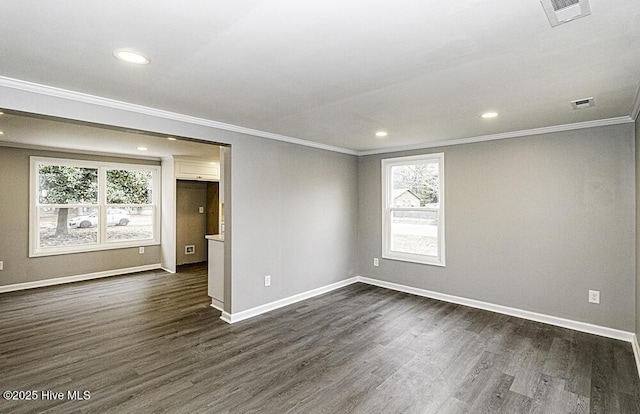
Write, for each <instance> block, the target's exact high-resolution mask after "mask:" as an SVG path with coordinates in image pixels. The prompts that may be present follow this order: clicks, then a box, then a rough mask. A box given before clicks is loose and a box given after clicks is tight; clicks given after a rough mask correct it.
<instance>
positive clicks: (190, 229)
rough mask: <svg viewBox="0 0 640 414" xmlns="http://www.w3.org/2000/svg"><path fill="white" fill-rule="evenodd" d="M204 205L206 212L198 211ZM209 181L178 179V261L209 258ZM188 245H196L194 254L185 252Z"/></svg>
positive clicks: (179, 262) (195, 261)
mask: <svg viewBox="0 0 640 414" xmlns="http://www.w3.org/2000/svg"><path fill="white" fill-rule="evenodd" d="M199 207H204V209H205V213H200V212H199V211H198V208H199ZM206 208H207V183H206V182H200V181H184V180H178V181H177V183H176V263H177V264H179V265H181V264H186V263H198V262H205V261H206V260H207V240H206V239H205V238H204V236H205V233H206V230H207V215H206ZM186 245H194V246H195V248H196V251H195V253H194V254H185V253H184V251H185V250H184V248H185V246H186Z"/></svg>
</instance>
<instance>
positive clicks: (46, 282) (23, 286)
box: [0, 263, 161, 293]
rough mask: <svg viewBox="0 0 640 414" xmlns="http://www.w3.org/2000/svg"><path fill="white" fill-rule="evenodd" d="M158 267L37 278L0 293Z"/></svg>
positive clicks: (9, 287) (3, 287)
mask: <svg viewBox="0 0 640 414" xmlns="http://www.w3.org/2000/svg"><path fill="white" fill-rule="evenodd" d="M157 269H161V266H160V263H155V264H150V265H144V266H134V267H126V268H124V269H113V270H105V271H103V272H95V273H86V274H83V275H75V276H64V277H56V278H53V279H45V280H36V281H34V282H25V283H15V284H13V285H5V286H0V293H5V292H15V291H18V290H25V289H34V288H39V287H45V286H55V285H62V284H65V283H73V282H83V281H85V280H92V279H100V278H103V277H109V276H118V275H124V274H128V273H136V272H144V271H147V270H157Z"/></svg>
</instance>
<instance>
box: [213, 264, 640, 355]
mask: <svg viewBox="0 0 640 414" xmlns="http://www.w3.org/2000/svg"><path fill="white" fill-rule="evenodd" d="M358 282H360V283H366V284H368V285H373V286H378V287H382V288H385V289H390V290H395V291H398V292H404V293H410V294H413V295H417V296H423V297H426V298H431V299H437V300H442V301H445V302H450V303H456V304H459V305H464V306H469V307H472V308H477V309H483V310H488V311H491V312H496V313H501V314H504V315H509V316H515V317H518V318H522V319H528V320H531V321H536V322H542V323H546V324H549V325H555V326H559V327H562V328H568V329H573V330H574V331H580V332H586V333H590V334H594V335H600V336H604V337H607V338H613V339H619V340H621V341H625V342H631V343H632V344H633V343H634V341H637V339H636V335H635V334H634V333H633V332H627V331H622V330H619V329H613V328H608V327H605V326H599V325H593V324H590V323H586V322H579V321H574V320H571V319H565V318H559V317H557V316H551V315H545V314H542V313H536V312H531V311H526V310H522V309H517V308H511V307H508V306H502V305H495V304H493V303H489V302H482V301H479V300H475V299H467V298H463V297H460V296H453V295H448V294H445V293H439V292H434V291H430V290H426V289H420V288H415V287H411V286H406V285H401V284H398V283H392V282H385V281H383V280H378V279H371V278H368V277H362V276H356V277H352V278H350V279H346V280H343V281H341V282H338V283H333V284H331V285H327V286H324V287H321V288H318V289H313V290H310V291H308V292H303V293H299V294H297V295H294V296H290V297H288V298H284V299H280V300H277V301H275V302H270V303H267V304H264V305H261V306H257V307H255V308H251V309H247V310H245V311H242V312H238V313H228V312H223V313H222V316H221V319H222V320H223V321H225V322H227V323H236V322H240V321H244V320H246V319H249V318H253V317H254V316H258V315H261V314H263V313H266V312H270V311H272V310H275V309H278V308H282V307H283V306H287V305H291V304H294V303H296V302H300V301H302V300H305V299H309V298H312V297H314V296H318V295H321V294H323V293H327V292H330V291H332V290H335V289H339V288H341V287H344V286H347V285H350V284H353V283H358ZM636 345H637V342H636V344H634V345H633V346H634V351H635V352H636V358H638V355H639V354H640V349H638V348H637V346H636Z"/></svg>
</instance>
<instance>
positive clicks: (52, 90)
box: [0, 76, 640, 156]
mask: <svg viewBox="0 0 640 414" xmlns="http://www.w3.org/2000/svg"><path fill="white" fill-rule="evenodd" d="M0 87H5V88H11V89H17V90H21V91H25V92H31V93H36V94H40V95H46V96H51V97H55V98H61V99H66V100H70V101H75V102H82V103H87V104H91V105H96V106H102V107H106V108H111V109H118V110H122V111H127V112H133V113H139V114H143V115H149V116H153V117H157V118H163V119H168V120H173V121H179V122H184V123H188V124H193V125H200V126H205V127H210V128H216V129H221V130H225V131H231V132H238V133H241V134H246V135H253V136H256V137H261V138H267V139H271V140H275V141H283V142H288V143H291V144H297V145H303V146H306V147H311V148H317V149H322V150H326V151H332V152H338V153H342V154H349V155H356V156H364V155H375V154H387V153H393V152H400V151H412V150H421V149H429V148H438V147H445V146H450V145H461V144H471V143H476V142H484V141H495V140H500V139H508V138H519V137H525V136H530V135H541V134H549V133H553V132H562V131H571V130H576V129H583V128H594V127H600V126H607V125H618V124H625V123H632V122H635V120H636V119H637V118H638V113H639V112H640V85H639V87H638V92H637V93H636V99H635V102H634V106H633V110H632V112H631V114H630V115H629V116H621V117H617V118H607V119H599V120H595V121H586V122H577V123H573V124H564V125H554V126H549V127H542V128H533V129H524V130H520V131H512V132H505V133H500V134H491V135H481V136H475V137H468V138H460V139H452V140H446V141H436V142H425V143H420V144H414V145H406V146H398V147H390V148H380V149H372V150H364V151H355V150H351V149H348V148H342V147H336V146H333V145H326V144H321V143H317V142H313V141H307V140H304V139H300V138H294V137H289V136H285V135H279V134H274V133H271V132H266V131H260V130H257V129H251V128H245V127H242V126H238V125H232V124H226V123H223V122H218V121H213V120H210V119H205V118H198V117H194V116H190V115H184V114H179V113H176V112H170V111H165V110H161V109H155V108H151V107H148V106H142V105H136V104H132V103H128V102H123V101H118V100H115V99H109V98H103V97H100V96H96V95H90V94H85V93H81V92H75V91H70V90H66V89H61V88H56V87H53V86H47V85H42V84H38V83H33V82H27V81H23V80H19V79H13V78H7V77H4V76H0Z"/></svg>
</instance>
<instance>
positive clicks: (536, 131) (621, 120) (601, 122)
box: [358, 116, 634, 156]
mask: <svg viewBox="0 0 640 414" xmlns="http://www.w3.org/2000/svg"><path fill="white" fill-rule="evenodd" d="M632 122H634V120H633V119H631V117H629V116H620V117H617V118H607V119H598V120H595V121H586V122H576V123H574V124H564V125H554V126H549V127H543V128H533V129H523V130H520V131H512V132H504V133H501V134H492V135H481V136H477V137H469V138H460V139H452V140H447V141H437V142H425V143H421V144H415V145H405V146H400V147H392V148H381V149H373V150H367V151H359V152H358V156H363V155H375V154H388V153H392V152H400V151H413V150H420V149H428V148H438V147H447V146H450V145H461V144H471V143H475V142H484V141H495V140H499V139H508V138H519V137H526V136H531V135H541V134H549V133H553V132H562V131H572V130H575V129H583V128H595V127H600V126H607V125H618V124H627V123H632Z"/></svg>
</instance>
